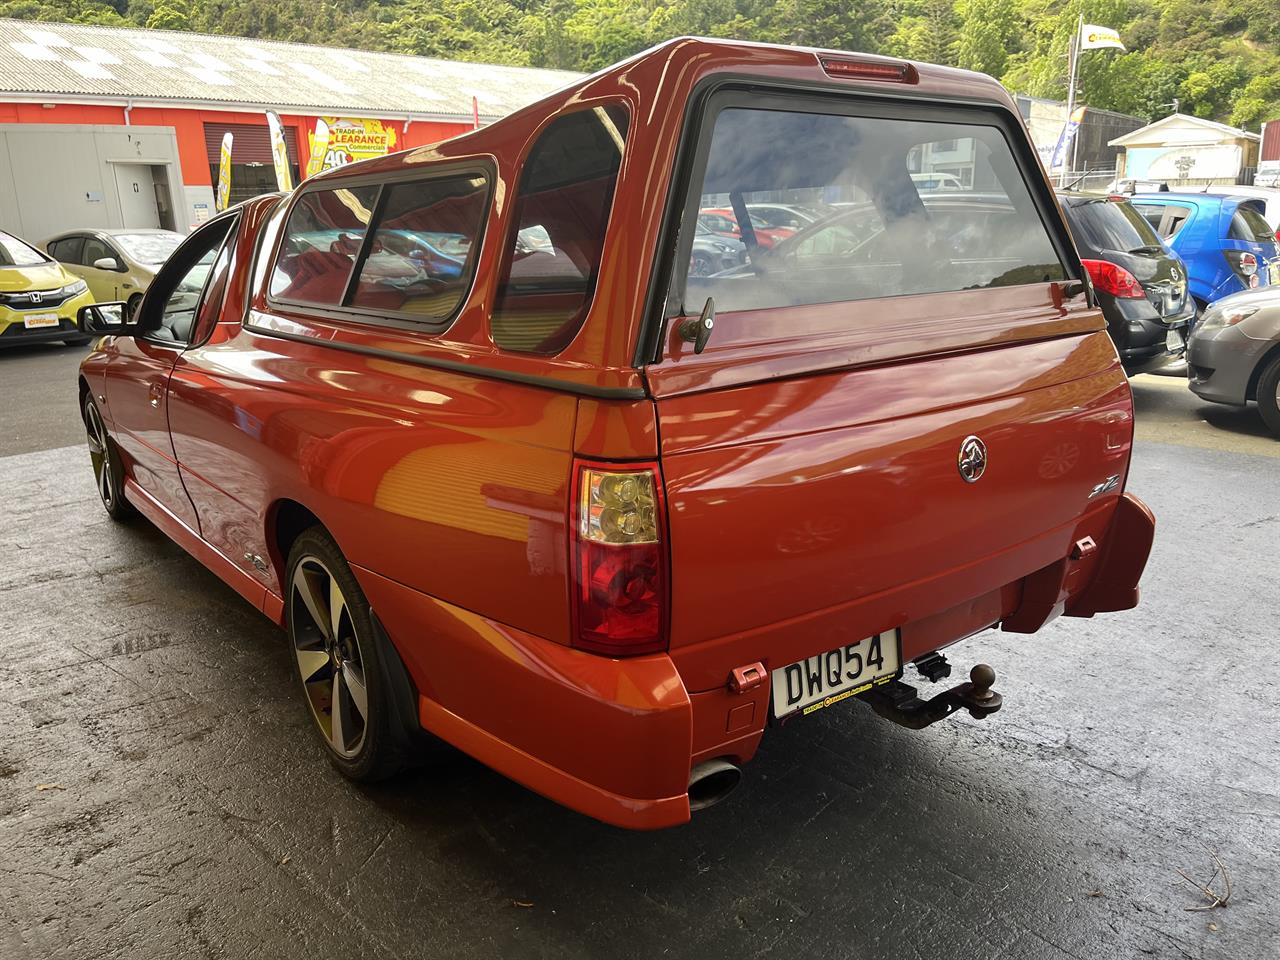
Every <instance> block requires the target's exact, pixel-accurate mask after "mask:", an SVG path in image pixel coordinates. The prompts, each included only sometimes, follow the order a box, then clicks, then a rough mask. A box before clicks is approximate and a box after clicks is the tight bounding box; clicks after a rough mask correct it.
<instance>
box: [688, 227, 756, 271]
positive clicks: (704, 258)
mask: <svg viewBox="0 0 1280 960" xmlns="http://www.w3.org/2000/svg"><path fill="white" fill-rule="evenodd" d="M746 259H747V245H746V244H745V243H743V242H742V241H741V240H735V239H734V238H733V237H724V236H721V235H720V234H718V233H712V232H711V231H710V230H707V229H704V228H702V227H698V228H696V229H695V231H694V235H693V248H692V250H690V252H689V272H690V273H691V274H693V275H694V276H695V277H709V276H711V274H713V273H719V272H720V271H721V270H729V269H731V268H733V267H736V266H737V265H738V264H740V263H743V262H745V261H746Z"/></svg>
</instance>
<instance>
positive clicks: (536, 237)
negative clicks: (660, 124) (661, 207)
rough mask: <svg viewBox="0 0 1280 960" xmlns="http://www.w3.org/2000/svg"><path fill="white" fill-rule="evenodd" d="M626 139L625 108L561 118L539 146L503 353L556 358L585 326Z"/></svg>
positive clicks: (508, 277)
mask: <svg viewBox="0 0 1280 960" xmlns="http://www.w3.org/2000/svg"><path fill="white" fill-rule="evenodd" d="M626 136H627V113H626V111H625V110H624V109H623V108H621V107H595V108H593V109H590V110H581V111H579V112H577V113H571V114H568V115H567V116H563V117H560V118H559V119H558V120H556V121H555V122H554V123H552V124H551V125H550V126H549V127H547V129H546V130H545V131H544V132H543V134H542V136H541V137H539V138H538V141H537V143H536V144H534V147H533V149H532V150H531V151H530V153H529V157H528V159H527V160H526V161H525V165H524V172H523V173H522V174H521V177H520V187H519V193H518V195H517V200H516V209H515V229H514V231H513V237H512V241H511V246H510V249H509V250H508V252H507V261H506V266H505V268H504V271H503V276H502V278H501V280H500V282H499V285H498V296H497V302H496V304H495V307H494V311H493V321H492V333H493V340H494V342H495V343H496V344H497V345H498V346H500V347H502V348H503V349H505V350H520V351H525V352H531V353H556V352H558V351H560V350H562V349H564V347H565V346H567V345H568V343H569V341H570V340H572V339H573V338H574V336H575V335H576V334H577V332H578V330H579V328H580V327H581V326H582V321H583V320H584V319H585V317H586V314H587V309H588V308H589V307H590V306H591V298H592V296H593V295H594V294H595V287H596V278H597V275H598V273H599V271H600V256H601V252H602V249H603V247H604V233H605V228H606V227H607V226H608V223H609V210H610V208H611V207H612V205H613V190H614V186H615V184H616V183H617V179H618V167H619V165H620V164H621V162H622V149H623V145H624V143H625V141H626Z"/></svg>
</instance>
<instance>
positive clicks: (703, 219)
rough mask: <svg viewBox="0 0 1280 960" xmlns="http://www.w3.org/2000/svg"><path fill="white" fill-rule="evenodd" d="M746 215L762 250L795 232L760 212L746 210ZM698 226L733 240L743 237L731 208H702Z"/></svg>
mask: <svg viewBox="0 0 1280 960" xmlns="http://www.w3.org/2000/svg"><path fill="white" fill-rule="evenodd" d="M747 215H748V216H749V217H750V218H751V229H752V232H753V233H754V234H755V240H756V243H757V244H758V245H759V246H760V248H761V249H762V250H768V249H769V248H770V247H772V246H773V245H774V244H775V243H777V242H778V241H779V240H785V239H786V238H787V237H789V236H791V235H792V234H793V233H795V230H794V229H792V228H791V227H782V226H778V225H777V224H775V223H774V222H773V221H772V220H770V219H769V218H767V217H765V216H762V215H760V214H756V213H752V212H751V211H747ZM698 226H700V227H701V228H702V229H704V230H710V231H711V232H712V233H718V234H720V236H722V237H733V238H734V239H735V240H742V239H743V238H742V230H741V229H740V228H739V227H738V218H737V216H736V215H735V214H734V212H733V211H732V210H717V209H714V208H713V209H707V210H703V211H702V212H701V213H700V214H699V215H698ZM744 242H745V241H744Z"/></svg>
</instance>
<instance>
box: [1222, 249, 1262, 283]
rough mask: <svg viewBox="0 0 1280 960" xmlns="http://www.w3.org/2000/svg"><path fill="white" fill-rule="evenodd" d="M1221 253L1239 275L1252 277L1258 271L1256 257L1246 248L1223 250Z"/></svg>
mask: <svg viewBox="0 0 1280 960" xmlns="http://www.w3.org/2000/svg"><path fill="white" fill-rule="evenodd" d="M1222 255H1223V256H1224V257H1226V258H1227V263H1229V264H1231V269H1232V270H1234V271H1235V272H1236V273H1237V274H1239V275H1240V276H1241V277H1252V276H1253V275H1254V274H1255V273H1257V272H1258V258H1257V257H1255V256H1254V255H1253V254H1252V253H1250V252H1249V251H1248V250H1223V251H1222Z"/></svg>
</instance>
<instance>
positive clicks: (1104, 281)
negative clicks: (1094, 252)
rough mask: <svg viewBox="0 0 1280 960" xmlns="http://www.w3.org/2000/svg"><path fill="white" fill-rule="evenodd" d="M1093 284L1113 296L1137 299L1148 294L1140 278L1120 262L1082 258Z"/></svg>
mask: <svg viewBox="0 0 1280 960" xmlns="http://www.w3.org/2000/svg"><path fill="white" fill-rule="evenodd" d="M1080 262H1081V263H1082V264H1083V265H1084V268H1085V269H1086V270H1088V271H1089V278H1090V279H1091V280H1092V281H1093V285H1094V286H1095V287H1097V288H1098V289H1099V290H1101V291H1102V292H1103V293H1109V294H1111V295H1112V296H1113V297H1119V298H1121V299H1122V300H1123V299H1129V300H1137V299H1139V298H1141V297H1145V296H1146V295H1147V293H1146V291H1145V290H1143V289H1142V284H1140V283H1139V282H1138V278H1137V277H1135V276H1134V275H1133V274H1132V273H1130V272H1129V271H1128V270H1126V269H1125V268H1124V267H1122V266H1120V265H1119V264H1115V263H1112V262H1111V261H1109V260H1081V261H1080Z"/></svg>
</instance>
